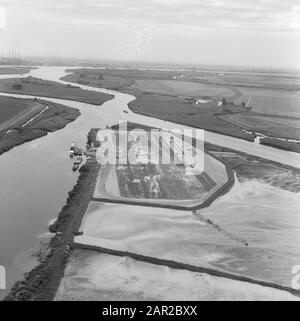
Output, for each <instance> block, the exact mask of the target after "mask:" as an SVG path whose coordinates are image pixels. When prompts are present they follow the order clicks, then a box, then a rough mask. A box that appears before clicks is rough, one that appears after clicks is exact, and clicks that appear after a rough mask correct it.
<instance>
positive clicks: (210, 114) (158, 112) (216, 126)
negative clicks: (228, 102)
mask: <svg viewBox="0 0 300 321" xmlns="http://www.w3.org/2000/svg"><path fill="white" fill-rule="evenodd" d="M196 106H198V105H194V104H191V103H190V102H189V101H188V100H187V99H184V98H178V97H170V96H164V95H158V94H140V95H138V96H137V99H136V100H134V101H132V102H131V103H130V104H129V108H130V109H131V110H132V111H134V112H136V113H140V114H143V115H147V116H152V117H157V118H161V119H165V120H169V121H172V122H175V123H179V124H183V125H187V126H192V127H196V128H203V129H206V130H210V131H213V132H217V133H221V134H225V135H229V136H233V137H237V138H242V139H246V140H249V141H253V140H254V136H253V135H251V134H247V133H245V132H243V131H242V130H241V129H240V128H237V127H233V126H231V125H230V124H229V123H228V122H227V121H225V120H222V119H220V118H219V117H216V116H217V115H219V114H222V113H223V112H222V108H221V107H220V106H217V104H216V103H214V102H208V103H206V104H201V107H196Z"/></svg>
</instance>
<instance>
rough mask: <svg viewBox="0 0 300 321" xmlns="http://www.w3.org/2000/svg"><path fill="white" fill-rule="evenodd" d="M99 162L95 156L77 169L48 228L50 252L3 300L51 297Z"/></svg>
mask: <svg viewBox="0 0 300 321" xmlns="http://www.w3.org/2000/svg"><path fill="white" fill-rule="evenodd" d="M98 169H99V168H98V163H97V162H96V160H95V159H93V160H92V161H89V162H87V163H86V164H85V165H83V166H82V167H81V168H80V170H79V171H80V175H79V178H78V181H77V184H76V185H75V186H74V188H73V189H72V191H70V192H69V196H68V198H67V202H66V205H65V206H64V207H63V208H62V210H61V211H60V213H59V215H58V219H57V221H56V222H55V223H53V224H52V225H51V227H50V230H51V231H53V232H54V231H55V232H56V234H55V235H54V236H53V238H52V239H51V240H50V243H49V249H50V250H49V252H48V254H47V255H46V256H45V258H44V259H43V260H42V262H41V263H40V264H39V265H38V266H37V267H35V268H34V269H33V270H31V271H30V272H29V273H26V274H25V275H24V280H23V281H19V282H17V283H16V284H15V285H14V286H13V288H12V290H11V292H10V293H9V294H8V295H7V297H6V298H5V299H4V300H5V301H25V300H26V301H28V300H29V301H33V300H34V301H43V300H47V301H48V300H53V298H54V296H55V293H56V291H57V288H58V286H59V284H60V280H61V278H62V276H63V274H64V270H65V266H66V263H67V260H68V257H69V254H70V252H71V251H72V244H73V238H74V235H75V234H76V231H77V230H78V228H79V226H80V223H81V220H82V217H83V215H84V213H85V211H86V208H87V206H88V203H89V201H90V198H91V195H92V192H93V190H94V186H95V181H96V176H97V173H98Z"/></svg>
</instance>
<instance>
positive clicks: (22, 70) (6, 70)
mask: <svg viewBox="0 0 300 321" xmlns="http://www.w3.org/2000/svg"><path fill="white" fill-rule="evenodd" d="M31 69H33V67H10V66H7V67H0V75H9V74H27V73H28V72H29V71H30V70H31Z"/></svg>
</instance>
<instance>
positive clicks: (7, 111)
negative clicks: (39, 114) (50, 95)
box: [0, 96, 30, 124]
mask: <svg viewBox="0 0 300 321" xmlns="http://www.w3.org/2000/svg"><path fill="white" fill-rule="evenodd" d="M29 107H30V103H29V102H28V101H26V100H23V99H16V98H11V97H4V96H0V124H1V123H3V122H6V121H8V120H9V119H11V118H12V117H14V116H16V115H18V114H20V113H21V112H23V111H25V110H26V109H28V108H29Z"/></svg>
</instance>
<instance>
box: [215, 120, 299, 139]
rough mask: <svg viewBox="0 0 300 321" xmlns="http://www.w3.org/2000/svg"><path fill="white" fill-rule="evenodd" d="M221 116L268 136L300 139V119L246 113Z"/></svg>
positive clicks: (239, 125)
mask: <svg viewBox="0 0 300 321" xmlns="http://www.w3.org/2000/svg"><path fill="white" fill-rule="evenodd" d="M220 118H222V119H224V120H227V121H228V122H230V123H232V124H233V125H235V126H238V127H240V128H243V129H246V130H251V131H255V132H257V133H261V134H264V135H266V136H270V137H280V138H285V139H297V140H300V119H296V118H283V117H271V116H269V117H268V116H259V115H255V116H254V115H246V114H233V115H223V116H220Z"/></svg>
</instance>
